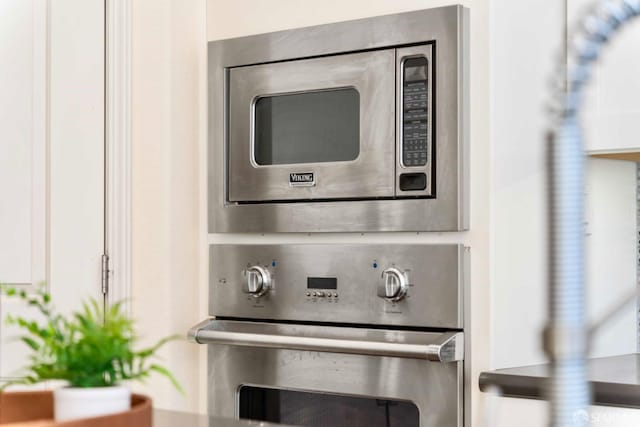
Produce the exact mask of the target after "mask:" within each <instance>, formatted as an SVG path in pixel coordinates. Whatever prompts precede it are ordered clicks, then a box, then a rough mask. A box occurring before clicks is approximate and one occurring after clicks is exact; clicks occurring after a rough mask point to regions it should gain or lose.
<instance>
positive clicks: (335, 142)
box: [254, 88, 360, 166]
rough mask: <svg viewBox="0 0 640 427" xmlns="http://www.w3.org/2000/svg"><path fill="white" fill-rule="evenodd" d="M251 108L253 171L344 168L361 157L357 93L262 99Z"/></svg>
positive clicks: (346, 90) (328, 92)
mask: <svg viewBox="0 0 640 427" xmlns="http://www.w3.org/2000/svg"><path fill="white" fill-rule="evenodd" d="M254 108H255V111H254V114H255V116H254V161H255V163H256V164H258V165H261V166H267V165H294V164H301V163H326V162H345V161H351V160H355V159H356V158H357V157H358V155H359V153H360V95H359V93H358V91H357V90H356V89H353V88H342V89H335V90H323V91H314V92H301V93H292V94H283V95H274V96H263V97H259V98H258V99H257V100H256V101H255V107H254Z"/></svg>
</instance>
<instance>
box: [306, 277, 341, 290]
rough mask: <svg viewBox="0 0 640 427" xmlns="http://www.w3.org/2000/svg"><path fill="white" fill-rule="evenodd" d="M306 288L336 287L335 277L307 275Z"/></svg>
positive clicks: (336, 280)
mask: <svg viewBox="0 0 640 427" xmlns="http://www.w3.org/2000/svg"><path fill="white" fill-rule="evenodd" d="M307 289H338V279H337V278H335V277H307Z"/></svg>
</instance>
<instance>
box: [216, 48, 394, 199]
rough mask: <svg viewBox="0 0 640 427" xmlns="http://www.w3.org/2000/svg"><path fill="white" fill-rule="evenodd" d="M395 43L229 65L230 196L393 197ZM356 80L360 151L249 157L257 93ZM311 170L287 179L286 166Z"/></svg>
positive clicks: (347, 84) (314, 88)
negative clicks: (304, 180) (261, 159)
mask: <svg viewBox="0 0 640 427" xmlns="http://www.w3.org/2000/svg"><path fill="white" fill-rule="evenodd" d="M394 70H395V51H394V50H393V49H391V50H385V51H375V52H366V53H356V54H351V55H339V56H332V57H326V58H316V59H307V60H300V61H293V62H281V63H276V64H264V65H254V66H249V67H240V68H233V69H231V70H230V72H229V91H230V94H231V96H230V99H229V171H230V173H229V177H228V179H229V201H269V200H299V199H327V198H330V199H339V198H354V197H358V198H373V197H392V196H393V193H394V174H393V168H394V135H395V122H394V113H395V109H394V100H395V88H394V84H395V78H394V72H395V71H394ZM346 87H353V88H355V89H356V90H357V91H358V93H359V95H360V154H359V156H358V158H357V159H355V160H353V161H345V162H331V163H307V164H295V165H269V166H260V165H257V164H256V163H255V162H254V161H253V155H252V153H253V150H252V147H253V145H254V141H253V138H254V121H253V120H254V112H253V110H254V108H253V105H254V102H255V100H256V99H257V98H258V97H260V96H267V95H278V94H286V93H301V92H312V91H318V90H327V89H337V88H346ZM309 172H312V173H314V175H315V181H316V182H315V185H313V186H291V185H289V174H290V173H309Z"/></svg>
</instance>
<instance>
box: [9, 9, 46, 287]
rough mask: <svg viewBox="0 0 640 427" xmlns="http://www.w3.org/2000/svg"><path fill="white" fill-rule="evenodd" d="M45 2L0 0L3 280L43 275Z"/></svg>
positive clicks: (20, 280) (27, 279) (24, 281)
mask: <svg viewBox="0 0 640 427" xmlns="http://www.w3.org/2000/svg"><path fill="white" fill-rule="evenodd" d="M46 31H47V28H46V2H45V1H44V0H30V1H25V0H0V62H1V63H2V66H1V67H0V94H2V96H0V236H2V237H1V238H0V283H19V284H29V283H33V282H37V281H42V280H44V278H45V276H44V273H45V202H46V199H45V188H46V182H45V177H46V168H45V158H46V101H47V97H46V43H47V40H46Z"/></svg>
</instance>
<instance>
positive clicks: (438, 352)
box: [187, 319, 464, 362]
mask: <svg viewBox="0 0 640 427" xmlns="http://www.w3.org/2000/svg"><path fill="white" fill-rule="evenodd" d="M228 323H229V322H228V321H223V320H212V319H208V320H205V321H204V322H201V323H200V324H198V325H196V326H194V327H193V328H191V330H189V333H188V336H187V337H188V339H189V340H190V341H192V342H196V343H198V344H222V345H232V346H242V347H260V348H272V349H287V350H305V351H320V352H327V353H348V354H361V355H367V356H388V357H404V358H409V359H422V360H430V361H434V362H457V361H461V360H464V334H463V333H462V332H443V333H425V336H428V337H429V338H428V339H424V340H421V341H423V342H390V341H383V340H367V339H361V338H358V339H353V338H336V337H322V336H302V335H293V334H281V333H264V332H262V331H259V330H258V329H259V327H257V328H256V331H251V330H250V329H251V325H250V322H241V323H242V326H244V327H243V328H242V329H243V330H235V331H234V330H228V329H229V328H228V327H227V326H228ZM233 323H238V322H233ZM256 325H257V326H262V325H264V324H260V323H258V324H256ZM308 328H313V327H308ZM316 328H319V329H322V327H316Z"/></svg>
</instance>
